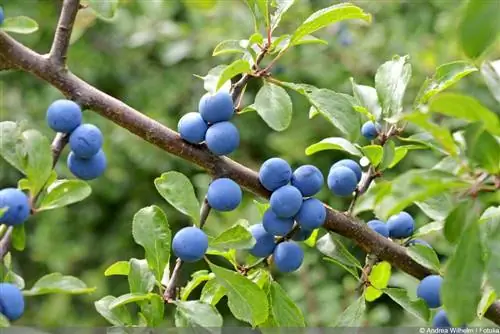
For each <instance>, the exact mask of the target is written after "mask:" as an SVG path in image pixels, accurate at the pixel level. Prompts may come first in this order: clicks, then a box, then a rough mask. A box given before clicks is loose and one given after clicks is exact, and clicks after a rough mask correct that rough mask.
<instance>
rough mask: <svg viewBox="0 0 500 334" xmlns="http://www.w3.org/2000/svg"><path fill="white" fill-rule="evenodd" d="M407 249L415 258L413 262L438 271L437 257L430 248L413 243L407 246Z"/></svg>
mask: <svg viewBox="0 0 500 334" xmlns="http://www.w3.org/2000/svg"><path fill="white" fill-rule="evenodd" d="M407 251H408V255H409V256H410V257H411V258H412V259H413V260H415V262H417V263H420V264H421V265H423V266H424V267H427V268H429V269H431V270H433V271H435V272H439V270H440V263H439V258H438V256H437V254H436V252H435V251H434V250H433V249H432V248H429V247H427V246H424V245H420V244H414V245H411V246H410V247H408V248H407Z"/></svg>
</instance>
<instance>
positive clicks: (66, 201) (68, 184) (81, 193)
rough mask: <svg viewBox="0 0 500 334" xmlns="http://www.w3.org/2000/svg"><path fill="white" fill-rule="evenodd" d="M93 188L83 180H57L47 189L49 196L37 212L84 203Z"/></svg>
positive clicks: (46, 196)
mask: <svg viewBox="0 0 500 334" xmlns="http://www.w3.org/2000/svg"><path fill="white" fill-rule="evenodd" d="M91 193H92V188H91V187H90V186H89V185H88V184H87V182H85V181H81V180H57V181H55V182H53V183H52V184H51V185H50V186H49V187H48V188H47V194H46V195H45V196H44V197H43V199H42V203H41V204H40V207H39V208H38V209H37V211H46V210H52V209H57V208H62V207H65V206H68V205H70V204H73V203H77V202H80V201H83V200H84V199H85V198H87V197H88V196H90V194H91Z"/></svg>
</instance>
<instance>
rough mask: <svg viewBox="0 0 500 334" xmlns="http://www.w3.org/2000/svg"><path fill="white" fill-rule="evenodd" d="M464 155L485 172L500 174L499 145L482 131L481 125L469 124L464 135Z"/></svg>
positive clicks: (490, 135)
mask: <svg viewBox="0 0 500 334" xmlns="http://www.w3.org/2000/svg"><path fill="white" fill-rule="evenodd" d="M464 137H465V142H466V152H465V153H466V155H467V157H468V158H469V159H470V160H471V161H472V162H473V165H479V167H481V168H484V169H485V170H486V171H488V172H490V173H492V174H497V173H499V172H500V143H499V142H498V140H497V139H496V138H495V137H494V136H493V135H492V134H490V133H489V132H487V131H484V130H483V124H482V123H473V124H470V125H469V126H468V127H467V128H466V129H465V133H464Z"/></svg>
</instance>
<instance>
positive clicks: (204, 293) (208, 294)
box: [200, 279, 227, 306]
mask: <svg viewBox="0 0 500 334" xmlns="http://www.w3.org/2000/svg"><path fill="white" fill-rule="evenodd" d="M226 291H227V290H226V288H224V287H223V286H222V285H221V284H220V283H219V282H218V281H217V280H215V279H212V280H210V281H208V282H207V283H206V284H205V285H204V286H203V289H202V290H201V296H200V301H202V302H204V303H207V304H211V305H214V306H215V305H217V303H218V302H219V301H220V300H221V299H222V297H224V296H225V295H226Z"/></svg>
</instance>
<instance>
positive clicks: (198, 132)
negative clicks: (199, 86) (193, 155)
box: [177, 91, 240, 155]
mask: <svg viewBox="0 0 500 334" xmlns="http://www.w3.org/2000/svg"><path fill="white" fill-rule="evenodd" d="M198 111H199V112H190V113H187V114H186V115H184V116H182V117H181V119H180V120H179V123H178V124H177V129H178V131H179V134H180V136H181V138H182V139H184V140H185V141H187V142H189V143H191V144H201V143H202V142H205V143H206V144H207V147H208V149H209V150H210V151H211V152H212V153H213V154H215V155H227V154H230V153H232V152H234V151H235V150H236V149H237V148H238V146H239V145H240V133H239V131H238V128H237V127H236V126H234V124H233V123H231V122H230V121H229V120H230V119H231V118H232V117H233V115H234V106H233V99H232V97H231V95H230V94H229V93H227V92H223V91H220V92H218V93H216V94H210V93H206V94H205V95H203V97H202V98H201V99H200V103H199V105H198Z"/></svg>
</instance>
